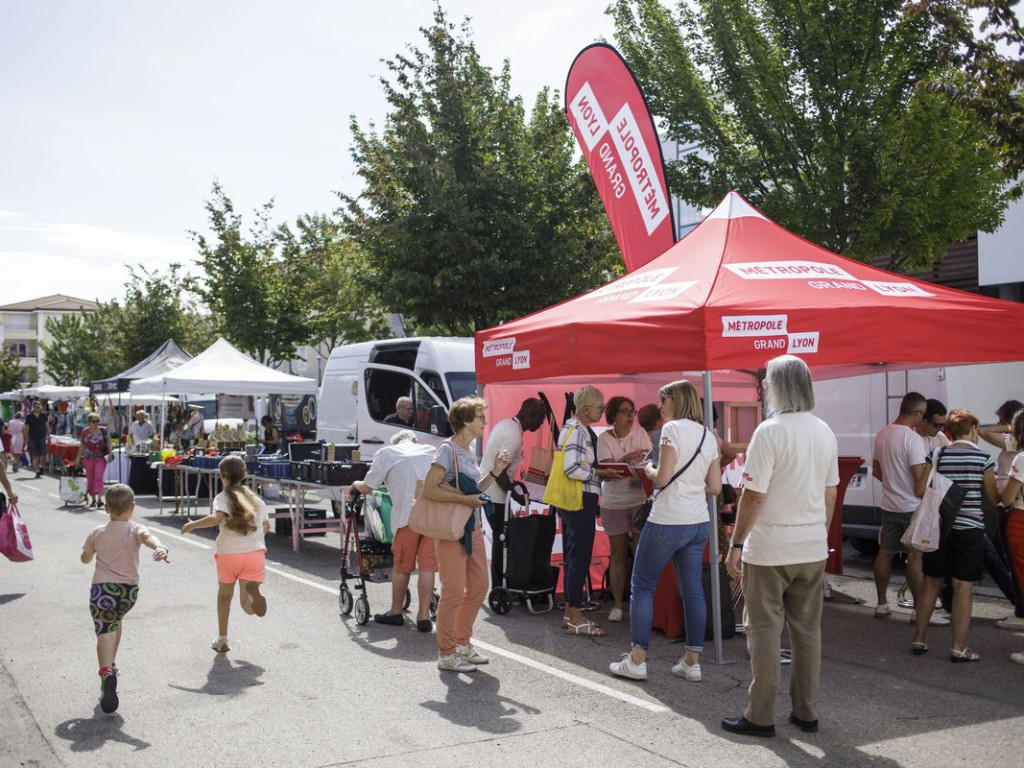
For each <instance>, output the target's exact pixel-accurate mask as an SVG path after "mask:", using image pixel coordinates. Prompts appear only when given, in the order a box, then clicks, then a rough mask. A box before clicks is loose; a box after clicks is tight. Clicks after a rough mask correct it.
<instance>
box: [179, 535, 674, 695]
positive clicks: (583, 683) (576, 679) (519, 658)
mask: <svg viewBox="0 0 1024 768" xmlns="http://www.w3.org/2000/svg"><path fill="white" fill-rule="evenodd" d="M160 535H161V536H167V537H168V538H172V539H175V540H176V541H183V542H185V543H186V544H191V545H192V546H194V547H199V548H201V549H213V547H212V546H210V545H209V544H204V543H202V542H199V541H196V540H195V539H187V538H185V537H183V536H176V535H174V534H173V533H167V532H166V531H161V533H160ZM266 570H267V571H269V572H271V573H273V574H275V575H277V576H280V577H282V578H285V579H288V580H290V581H294V582H296V583H298V584H303V585H305V586H307V587H312V588H313V589H319V590H320V591H321V592H327V593H328V594H330V595H337V594H338V588H337V587H334V586H327V585H325V584H318V583H317V582H315V581H312V580H311V579H305V578H302V577H301V576H295V575H294V574H291V573H288V572H287V571H282V570H280V569H279V568H273V567H271V566H269V565H268V566H266ZM473 645H475V646H478V647H480V648H482V649H484V650H485V651H489V652H490V653H493V654H495V655H497V656H503V657H505V658H506V659H510V660H511V661H516V662H519V663H520V664H523V665H524V666H527V667H531V668H533V669H536V670H537V671H539V672H543V673H545V674H548V675H551V676H552V677H557V678H559V679H560V680H565V681H566V682H567V683H572V684H574V685H578V686H580V687H581V688H587V689H589V690H591V691H594V692H595V693H600V694H603V695H604V696H608V697H610V698H613V699H618V700H619V701H622V702H625V703H626V704H631V705H632V706H634V707H639V708H640V709H646V710H647V711H648V712H655V713H663V712H668V711H669V708H668V707H665V706H662V705H661V704H654V703H652V702H650V701H645V700H644V699H641V698H639V697H637V696H632V695H631V694H628V693H623V692H622V691H617V690H615V689H614V688H611V687H609V686H607V685H603V684H601V683H595V682H593V681H592V680H587V679H586V678H584V677H580V676H579V675H574V674H572V673H571V672H566V671H564V670H561V669H558V668H557V667H552V666H550V665H549V664H544V663H542V662H539V661H535V660H534V659H531V658H529V657H527V656H523V655H521V654H518V653H515V652H514V651H509V650H506V649H505V648H501V647H499V646H496V645H491V644H490V643H486V642H483V641H481V640H477V639H476V638H474V639H473Z"/></svg>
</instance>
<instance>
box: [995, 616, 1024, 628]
mask: <svg viewBox="0 0 1024 768" xmlns="http://www.w3.org/2000/svg"><path fill="white" fill-rule="evenodd" d="M996 626H997V627H999V628H1000V629H1024V619H1021V618H1018V617H1017V616H1014V615H1013V614H1012V613H1011V614H1010V615H1009V616H1007V617H1006V618H1005V619H1001V620H999V621H997V622H996Z"/></svg>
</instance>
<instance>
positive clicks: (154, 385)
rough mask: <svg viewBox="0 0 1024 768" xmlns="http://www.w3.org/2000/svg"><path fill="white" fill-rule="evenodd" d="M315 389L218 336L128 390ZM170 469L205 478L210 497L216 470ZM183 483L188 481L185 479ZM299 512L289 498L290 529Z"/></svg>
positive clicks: (313, 382) (306, 380)
mask: <svg viewBox="0 0 1024 768" xmlns="http://www.w3.org/2000/svg"><path fill="white" fill-rule="evenodd" d="M317 388H318V385H317V382H316V380H315V379H310V378H306V377H304V376H293V375H291V374H288V373H284V372H282V371H278V370H275V369H274V368H269V367H268V366H265V365H262V364H261V363H258V362H257V361H255V360H253V359H252V358H251V357H249V356H247V355H245V354H243V353H242V352H239V351H238V350H237V349H235V347H233V346H232V345H231V344H230V343H229V342H228V341H227V340H226V339H223V338H221V339H218V340H217V341H216V342H214V343H213V344H212V345H211V346H210V347H208V348H207V349H206V350H204V351H203V352H201V353H200V354H198V355H196V356H195V357H194V358H192V359H191V360H189V361H188V362H186V363H183V364H182V365H180V366H178V367H176V368H174V369H173V370H170V371H165V372H162V373H160V374H158V375H156V376H151V377H147V378H144V379H138V380H135V381H133V382H131V385H130V387H129V391H130V392H131V394H132V395H133V396H135V395H155V394H159V395H161V396H163V395H169V394H178V393H183V392H213V393H216V394H218V395H271V394H314V393H315V392H316V391H317ZM157 469H158V471H160V472H161V474H163V472H164V468H163V467H162V465H160V463H158V464H157ZM171 472H172V473H177V474H178V475H179V476H184V477H185V478H188V477H189V476H191V475H197V476H198V477H200V478H201V479H202V480H205V481H206V482H207V483H208V484H211V485H208V486H207V492H208V495H211V498H212V492H213V490H212V484H214V483H216V482H217V480H218V478H217V477H216V476H215V475H216V472H213V473H204V472H192V471H191V470H189V469H187V468H184V467H180V466H179V467H176V468H174V469H173V470H171ZM169 474H170V473H169ZM206 475H210V476H209V477H207V476H206ZM186 482H188V481H187V479H186ZM200 494H201V491H200V490H198V489H197V491H196V494H195V495H196V496H198V495H200ZM189 495H190V496H191V495H192V494H189ZM301 515H302V503H301V499H298V500H297V501H293V497H289V516H290V517H291V521H292V526H293V529H294V528H296V527H301V526H302V525H303V521H302V518H301ZM296 546H297V541H296Z"/></svg>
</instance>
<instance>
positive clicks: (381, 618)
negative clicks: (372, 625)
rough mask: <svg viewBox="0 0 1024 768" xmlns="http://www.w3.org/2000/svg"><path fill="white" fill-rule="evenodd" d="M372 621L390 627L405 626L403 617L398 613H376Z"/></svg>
mask: <svg viewBox="0 0 1024 768" xmlns="http://www.w3.org/2000/svg"><path fill="white" fill-rule="evenodd" d="M373 620H374V621H375V622H377V623H378V624H390V625H391V626H392V627H400V626H402V625H403V624H405V617H404V616H402V614H400V613H378V614H376V615H374V617H373Z"/></svg>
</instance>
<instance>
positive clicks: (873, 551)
mask: <svg viewBox="0 0 1024 768" xmlns="http://www.w3.org/2000/svg"><path fill="white" fill-rule="evenodd" d="M847 541H849V542H850V546H851V547H853V548H854V549H855V550H857V552H858V554H861V555H865V556H867V557H874V556H875V555H877V554H878V542H877V541H876V540H875V539H861V538H856V539H847Z"/></svg>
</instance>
